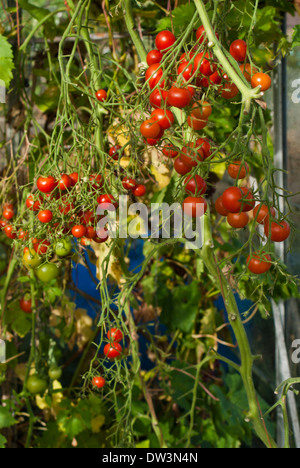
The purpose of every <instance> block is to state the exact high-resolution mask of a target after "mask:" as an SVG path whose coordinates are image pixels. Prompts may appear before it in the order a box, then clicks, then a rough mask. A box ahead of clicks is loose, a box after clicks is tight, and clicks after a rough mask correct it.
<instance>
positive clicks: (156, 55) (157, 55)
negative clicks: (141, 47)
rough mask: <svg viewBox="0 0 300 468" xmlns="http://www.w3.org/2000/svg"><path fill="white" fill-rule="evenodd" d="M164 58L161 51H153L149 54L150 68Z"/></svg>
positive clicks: (147, 59) (148, 62)
mask: <svg viewBox="0 0 300 468" xmlns="http://www.w3.org/2000/svg"><path fill="white" fill-rule="evenodd" d="M162 58H163V54H162V53H161V52H160V51H159V50H157V49H152V50H150V51H149V52H148V54H147V57H146V62H147V64H148V65H149V67H150V65H153V64H154V63H159V62H160V61H161V59H162Z"/></svg>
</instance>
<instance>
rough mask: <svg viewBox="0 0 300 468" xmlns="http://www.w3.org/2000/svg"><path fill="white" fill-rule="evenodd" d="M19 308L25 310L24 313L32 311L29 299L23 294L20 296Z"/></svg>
mask: <svg viewBox="0 0 300 468" xmlns="http://www.w3.org/2000/svg"><path fill="white" fill-rule="evenodd" d="M19 304H20V308H21V309H22V310H23V312H25V313H26V314H31V312H32V301H31V299H27V298H26V297H25V296H24V297H21V299H20V301H19Z"/></svg>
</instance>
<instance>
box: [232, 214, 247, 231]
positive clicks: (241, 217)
mask: <svg viewBox="0 0 300 468" xmlns="http://www.w3.org/2000/svg"><path fill="white" fill-rule="evenodd" d="M227 222H228V224H230V226H232V227H234V228H237V229H241V228H244V227H245V226H247V224H248V223H249V215H248V214H247V213H245V212H244V211H242V212H241V213H228V215H227Z"/></svg>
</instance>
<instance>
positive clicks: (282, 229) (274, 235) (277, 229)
mask: <svg viewBox="0 0 300 468" xmlns="http://www.w3.org/2000/svg"><path fill="white" fill-rule="evenodd" d="M269 224H270V223H269V222H265V227H264V231H265V235H266V236H267V237H269ZM290 233H291V227H290V225H289V223H288V222H287V221H285V220H283V221H280V222H279V221H278V222H275V221H273V222H271V235H270V239H271V241H273V242H283V241H285V240H286V239H287V238H288V237H289V235H290Z"/></svg>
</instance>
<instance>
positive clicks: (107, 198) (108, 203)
mask: <svg viewBox="0 0 300 468" xmlns="http://www.w3.org/2000/svg"><path fill="white" fill-rule="evenodd" d="M97 203H98V205H99V206H100V207H101V209H102V210H111V211H114V208H117V207H118V202H117V200H116V199H115V198H114V197H113V195H111V194H110V193H104V194H102V195H100V196H99V197H98V198H97Z"/></svg>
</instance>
